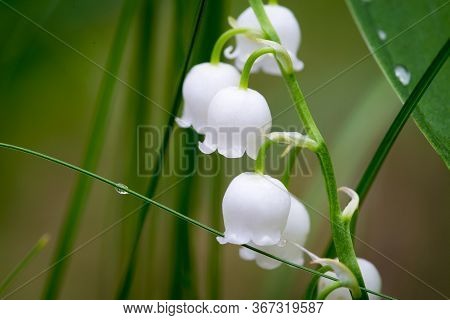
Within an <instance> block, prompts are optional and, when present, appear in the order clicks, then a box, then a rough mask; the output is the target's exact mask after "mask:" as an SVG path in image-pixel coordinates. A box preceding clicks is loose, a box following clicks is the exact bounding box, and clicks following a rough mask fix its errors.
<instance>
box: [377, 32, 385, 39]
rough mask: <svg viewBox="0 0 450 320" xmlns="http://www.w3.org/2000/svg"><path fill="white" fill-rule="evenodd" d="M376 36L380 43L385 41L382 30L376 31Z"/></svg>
mask: <svg viewBox="0 0 450 320" xmlns="http://www.w3.org/2000/svg"><path fill="white" fill-rule="evenodd" d="M377 34H378V38H379V39H380V40H381V41H384V40H386V38H387V35H386V32H384V31H383V30H378V31H377Z"/></svg>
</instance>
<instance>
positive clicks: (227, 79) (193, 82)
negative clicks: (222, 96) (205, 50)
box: [176, 62, 240, 133]
mask: <svg viewBox="0 0 450 320" xmlns="http://www.w3.org/2000/svg"><path fill="white" fill-rule="evenodd" d="M239 79H240V73H239V71H237V70H236V68H234V67H233V66H231V65H229V64H225V63H220V62H219V63H209V62H205V63H201V64H198V65H196V66H194V67H193V68H192V69H191V70H190V71H189V73H188V74H187V76H186V78H185V80H184V83H183V98H184V109H183V115H182V116H181V118H176V122H177V124H178V125H179V126H180V127H182V128H187V127H190V126H192V127H193V128H194V129H195V130H196V131H197V132H198V133H202V132H203V129H204V128H205V126H206V125H207V117H208V107H209V104H210V102H211V100H212V98H213V97H214V96H215V95H216V93H217V92H219V91H220V90H221V89H223V88H227V87H231V86H237V85H238V84H239Z"/></svg>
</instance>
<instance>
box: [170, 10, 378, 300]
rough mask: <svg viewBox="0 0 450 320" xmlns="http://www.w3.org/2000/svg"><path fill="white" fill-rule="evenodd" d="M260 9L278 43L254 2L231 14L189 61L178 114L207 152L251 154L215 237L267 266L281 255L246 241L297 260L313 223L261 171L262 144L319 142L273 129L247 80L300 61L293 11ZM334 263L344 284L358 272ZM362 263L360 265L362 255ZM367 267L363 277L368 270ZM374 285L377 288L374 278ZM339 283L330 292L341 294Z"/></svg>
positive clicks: (349, 210)
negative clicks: (197, 59)
mask: <svg viewBox="0 0 450 320" xmlns="http://www.w3.org/2000/svg"><path fill="white" fill-rule="evenodd" d="M264 10H265V12H266V15H267V18H268V19H269V20H270V22H271V24H272V25H273V27H274V29H275V31H276V33H277V34H278V36H279V40H280V43H276V42H272V41H269V40H268V39H265V34H264V32H263V30H262V29H261V27H260V24H259V22H258V19H257V16H256V14H255V12H254V11H253V9H252V8H248V9H246V10H245V11H244V12H243V13H242V14H241V15H240V16H239V17H238V19H237V20H233V19H230V24H231V26H232V29H230V30H228V31H227V32H225V33H224V34H223V35H222V36H221V37H220V38H219V39H218V41H217V43H216V45H215V47H214V49H213V52H212V55H211V60H210V62H206V63H202V64H199V65H196V66H194V67H193V68H192V69H191V70H190V71H189V73H188V75H187V76H186V79H185V81H184V83H183V98H184V110H183V114H182V116H181V118H177V119H176V121H177V123H178V125H179V126H180V127H183V128H185V127H190V126H192V127H193V128H194V130H196V131H197V132H198V133H199V134H201V135H203V136H204V139H203V141H202V142H199V149H200V151H201V152H203V153H205V154H211V153H213V152H215V151H218V153H219V154H221V155H223V156H225V157H227V158H240V157H242V156H244V154H245V153H246V154H247V155H248V156H249V157H250V158H252V159H254V160H256V165H255V167H256V168H255V172H245V173H241V174H240V175H238V176H236V177H235V178H234V179H233V180H232V181H231V183H230V184H229V186H228V188H227V190H226V192H225V195H224V197H223V202H222V211H223V219H224V225H225V232H224V235H223V237H218V238H217V240H218V241H219V243H221V244H227V243H230V244H236V245H246V247H241V248H240V252H239V254H240V256H241V258H242V259H244V260H254V261H255V262H256V264H257V265H258V266H259V267H261V268H263V269H269V270H270V269H275V268H277V267H279V266H280V265H281V262H279V261H278V260H276V259H273V258H270V257H268V256H267V255H263V254H261V253H257V252H255V251H253V250H250V249H249V246H250V247H252V248H256V249H258V250H260V251H262V252H264V253H266V254H268V255H270V256H273V257H277V258H278V259H283V260H285V261H289V262H291V263H293V264H297V265H302V264H303V263H304V256H303V253H304V252H307V253H308V252H309V251H307V250H306V249H304V247H303V246H304V245H305V242H306V240H307V236H308V234H309V231H310V218H309V215H308V212H307V210H306V208H305V206H304V205H303V204H302V203H301V202H300V201H299V200H298V199H296V198H295V196H294V195H292V194H291V193H290V192H289V191H288V189H287V187H286V185H287V183H286V185H285V184H283V183H282V182H281V181H279V180H278V179H275V178H273V177H270V176H268V175H265V174H264V159H265V153H266V149H267V148H268V147H270V145H271V144H273V143H280V144H285V145H287V148H286V151H285V152H284V153H283V155H284V154H286V153H288V152H290V151H291V150H292V149H298V148H307V149H309V150H311V151H313V152H316V151H317V148H318V147H319V144H318V142H317V141H315V140H314V139H313V137H309V136H307V135H302V134H300V133H298V132H270V131H271V127H272V116H271V112H270V108H269V105H268V103H267V101H266V99H265V98H264V96H263V95H262V94H260V93H259V92H257V91H255V90H252V89H249V88H248V79H249V76H250V74H251V73H254V72H258V71H260V72H264V73H266V74H270V75H286V74H288V75H289V74H292V73H293V72H294V71H300V70H302V69H303V62H302V61H300V60H299V59H298V58H297V56H296V54H297V51H298V50H299V48H300V40H301V32H300V26H299V23H298V21H297V19H296V18H295V16H294V14H293V13H292V12H291V11H290V10H289V9H288V8H285V7H283V6H280V5H278V4H269V5H265V6H264ZM232 38H235V41H236V46H235V48H233V47H231V46H230V47H228V48H226V49H224V48H223V46H224V44H225V43H226V42H227V41H228V40H230V39H232ZM222 51H223V52H224V55H225V57H226V58H228V59H230V60H234V66H232V65H230V64H227V63H223V62H220V57H221V54H222ZM341 190H342V191H343V192H345V193H347V194H348V195H349V196H350V197H351V198H352V201H350V203H349V205H348V206H347V207H346V208H345V209H344V211H343V212H342V214H343V217H345V218H346V219H351V216H352V214H353V212H354V211H355V210H356V208H357V206H358V198H357V194H356V193H355V192H353V191H352V190H351V189H349V188H342V189H341ZM319 260H321V259H319V258H317V259H314V261H319ZM322 260H323V261H325V260H327V259H322ZM328 260H329V259H328ZM333 261H334V260H333ZM364 261H365V260H364ZM333 263H334V262H332V264H333ZM360 263H361V262H360ZM334 264H337V265H338V267H339V268H337V269H336V270H345V272H343V273H344V274H347V278H346V279H351V281H347V280H345V281H342V286H343V287H347V288H351V286H353V287H355V286H354V284H355V277H354V276H353V274H351V272H350V274H349V272H348V271H347V270H348V268H347V267H345V266H344V265H343V264H340V263H339V262H336V263H334ZM361 268H363V269H364V268H365V265H364V263H363V264H362V265H361ZM333 270H335V269H333ZM336 270H335V271H336ZM372 271H373V270H372ZM372 271H370V272H371V273H370V275H368V277H372V276H373V274H374V272H372ZM375 271H376V269H375ZM367 272H369V271H367ZM337 273H338V274H340V273H339V272H337ZM341 273H342V272H341ZM349 283H350V284H351V286H350V284H349ZM371 285H372V284H371ZM327 286H329V284H328V283H327V282H324V281H322V282H321V283H320V284H319V287H320V288H322V289H325V288H326V287H327ZM372 287H373V288H374V289H375V290H377V289H379V288H378V287H377V286H376V285H375V284H373V286H372ZM358 288H359V287H358ZM338 290H344V289H342V288H339V289H338ZM338 290H336V293H335V295H334V296H333V297H335V298H340V297H344V296H345V295H343V294H342V293H341V291H338ZM344 291H345V292H346V293H348V290H344ZM330 297H332V296H331V295H330Z"/></svg>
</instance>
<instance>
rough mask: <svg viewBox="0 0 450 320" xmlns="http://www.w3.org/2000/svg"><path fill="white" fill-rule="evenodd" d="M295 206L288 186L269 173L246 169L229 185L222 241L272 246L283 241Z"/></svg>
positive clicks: (224, 202)
mask: <svg viewBox="0 0 450 320" xmlns="http://www.w3.org/2000/svg"><path fill="white" fill-rule="evenodd" d="M290 208H291V199H290V196H289V192H288V191H287V189H286V187H285V186H284V185H283V184H282V183H281V182H280V181H279V180H277V179H274V178H272V177H270V176H267V175H261V174H257V173H252V172H244V173H241V174H240V175H238V176H237V177H235V178H234V179H233V180H232V181H231V183H230V185H229V186H228V188H227V190H226V192H225V195H224V197H223V202H222V211H223V219H224V224H225V234H224V237H223V238H222V237H218V238H217V240H218V241H219V242H220V243H221V244H225V243H232V244H238V245H242V244H249V243H250V242H252V243H254V244H256V245H258V246H271V245H275V244H277V243H279V242H280V240H281V234H282V232H283V230H284V229H285V227H286V223H287V220H288V216H289V210H290Z"/></svg>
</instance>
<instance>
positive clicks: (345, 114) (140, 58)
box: [0, 0, 450, 299]
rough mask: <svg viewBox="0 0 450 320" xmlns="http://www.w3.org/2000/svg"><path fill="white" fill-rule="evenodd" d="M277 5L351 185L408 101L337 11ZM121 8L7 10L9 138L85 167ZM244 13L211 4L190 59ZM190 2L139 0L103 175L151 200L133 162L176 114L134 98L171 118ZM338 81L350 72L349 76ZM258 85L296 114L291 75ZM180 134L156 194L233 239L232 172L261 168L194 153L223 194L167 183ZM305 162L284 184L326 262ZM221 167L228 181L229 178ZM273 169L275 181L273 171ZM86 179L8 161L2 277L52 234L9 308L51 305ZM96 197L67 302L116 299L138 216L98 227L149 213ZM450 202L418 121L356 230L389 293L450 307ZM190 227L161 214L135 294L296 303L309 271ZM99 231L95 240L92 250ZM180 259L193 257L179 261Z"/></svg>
mask: <svg viewBox="0 0 450 320" xmlns="http://www.w3.org/2000/svg"><path fill="white" fill-rule="evenodd" d="M149 1H150V2H149ZM5 2H6V3H7V4H8V6H7V5H5ZM280 2H281V4H282V5H285V6H287V7H290V8H291V9H292V10H293V11H294V13H295V15H296V16H297V18H298V19H299V21H300V24H301V29H302V45H301V48H300V51H299V54H298V56H299V57H300V59H301V60H303V61H304V63H305V69H304V71H302V72H300V73H299V74H298V79H299V80H300V84H301V86H302V89H303V91H304V92H305V94H306V95H307V99H308V102H309V105H310V107H311V109H312V110H311V111H312V113H313V115H314V117H315V118H316V121H317V123H318V125H319V128H320V129H321V130H322V133H323V134H324V136H325V139H326V140H327V141H328V143H329V145H330V149H331V152H332V157H333V160H334V162H335V169H336V174H337V180H338V185H346V186H350V187H355V185H356V183H357V182H358V180H359V178H360V176H361V175H362V172H363V170H364V168H365V166H366V165H367V164H368V162H369V160H370V157H371V155H372V154H373V152H374V150H375V148H376V146H377V144H378V143H379V142H380V140H381V138H382V136H383V134H384V132H385V131H386V130H387V128H388V126H389V124H390V122H391V121H392V119H393V117H394V116H395V114H396V113H397V112H398V110H399V109H400V107H401V104H400V101H399V99H398V98H397V97H396V95H395V93H394V92H393V90H392V89H391V88H390V86H389V84H388V83H387V81H386V80H385V78H384V76H383V74H382V73H381V71H380V69H379V68H378V66H377V65H376V63H375V61H374V60H373V58H371V57H369V56H368V54H369V52H368V50H367V48H366V46H365V44H364V42H363V40H362V38H361V36H360V34H359V32H358V30H357V29H356V26H355V24H354V22H353V20H352V17H351V16H350V14H349V11H348V9H347V7H346V6H345V3H344V2H343V1H330V0H316V1H295V0H284V1H283V0H281V1H280ZM122 3H123V2H122V1H118V0H109V1H106V0H97V1H88V0H41V1H25V0H23V1H12V0H9V1H3V0H1V1H0V43H1V51H0V141H1V142H5V143H11V144H17V145H20V146H24V147H28V148H31V149H34V150H37V151H40V152H43V153H46V154H50V155H53V156H55V157H57V158H60V159H63V160H65V161H68V162H70V163H74V164H80V163H81V159H82V157H83V154H84V150H85V146H86V145H87V140H88V138H89V132H90V127H91V123H92V120H93V109H94V107H95V103H96V100H97V96H98V90H99V87H100V82H101V79H102V77H103V75H104V72H103V70H102V69H101V68H100V67H99V66H104V65H105V63H106V59H107V56H108V53H109V49H110V47H111V43H112V40H113V37H114V34H115V30H116V26H117V22H118V19H119V14H120V11H121V8H122ZM247 6H248V5H247V2H246V1H244V0H233V1H231V0H230V1H228V0H220V1H219V0H209V1H208V4H207V7H206V11H205V15H204V17H203V20H202V24H201V26H200V33H199V35H198V37H199V39H198V40H199V41H196V47H195V52H194V57H193V62H194V63H198V62H202V61H207V59H208V56H209V54H210V50H211V48H212V45H213V44H214V41H215V39H217V37H218V36H219V35H220V33H221V32H223V31H224V30H226V28H227V26H226V18H227V16H229V15H231V16H233V17H237V16H238V15H239V13H240V12H242V11H243V10H244V9H245V8H246V7H247ZM11 7H12V8H14V9H15V10H16V11H14V10H12V9H11ZM196 7H197V1H196V0H188V1H187V0H185V1H183V0H180V1H177V0H167V1H151V0H147V1H146V0H142V1H138V8H137V10H136V11H135V14H134V16H133V24H132V27H131V29H130V32H129V35H128V37H127V42H126V50H125V54H124V59H123V60H122V62H121V67H120V72H119V73H118V74H117V77H118V78H120V79H121V81H118V82H117V84H116V86H115V91H114V95H113V100H112V101H113V103H112V105H111V108H110V110H111V114H110V116H109V118H108V131H107V133H106V139H105V141H104V143H103V144H102V156H101V160H100V163H99V165H98V169H97V170H96V172H97V173H99V174H100V175H104V176H106V177H109V178H111V179H112V180H114V181H118V182H122V183H125V184H126V185H128V186H129V187H130V188H132V189H135V190H137V191H139V192H142V193H144V192H145V189H146V185H147V183H148V180H149V177H147V176H142V175H139V174H138V170H137V168H138V167H139V164H138V162H137V161H138V160H142V159H141V157H142V154H141V155H139V156H137V155H136V152H137V149H136V148H137V145H138V144H137V141H136V131H137V127H138V126H139V125H153V126H157V127H163V126H164V125H165V123H166V121H167V113H166V112H164V111H162V110H161V109H159V108H157V107H155V104H153V103H151V102H149V101H147V100H145V99H142V97H141V96H139V95H138V94H137V93H136V92H135V91H134V90H132V89H130V87H132V88H137V90H138V91H140V92H142V93H143V94H144V95H146V96H148V97H149V98H150V99H151V100H153V101H154V102H156V103H157V104H158V105H160V106H161V107H162V108H163V109H165V110H169V109H170V105H171V103H172V100H173V95H174V93H175V89H176V84H177V81H178V78H179V75H180V72H181V68H182V63H183V59H184V56H185V54H186V51H187V47H188V43H189V38H190V33H191V30H192V27H193V25H194V18H195V11H196ZM37 25H39V26H41V27H42V28H39V27H38V26H37ZM44 30H46V31H44ZM57 38H58V39H60V41H59V40H57ZM145 39H146V40H145ZM146 42H149V43H148V46H147V47H146V45H145V43H146ZM364 57H366V58H365V59H364V60H361V59H362V58H364ZM356 62H359V63H357V64H355V63H356ZM351 66H353V67H351ZM349 67H351V68H350V69H348V70H347V68H349ZM343 70H347V71H346V72H345V73H341V72H342V71H343ZM145 74H146V75H147V76H143V75H145ZM125 83H126V84H125ZM324 84H325V85H324ZM250 86H251V87H252V88H254V89H256V90H258V91H260V92H261V93H263V94H264V96H265V97H266V98H267V100H268V102H269V105H270V107H271V111H272V115H277V114H278V113H280V112H281V111H283V110H285V109H286V108H287V107H288V106H290V105H291V102H290V98H289V96H288V94H287V91H286V88H285V87H284V84H283V81H282V79H281V78H277V77H271V76H268V75H262V74H258V75H254V76H252V77H251V80H250ZM273 123H274V126H277V127H283V128H291V129H292V128H297V129H298V130H301V126H300V125H299V124H298V121H297V118H296V114H295V110H294V109H293V108H290V109H289V111H287V112H284V113H283V114H282V115H280V116H279V117H275V118H274V121H273ZM180 131H182V130H180V129H178V128H176V130H175V132H174V135H173V139H172V140H171V145H170V146H169V149H168V158H167V159H166V162H165V164H166V166H165V168H166V169H168V170H167V172H166V173H168V174H165V175H164V176H163V177H162V179H161V183H160V185H159V188H158V191H157V195H158V196H157V197H156V199H157V200H158V201H160V202H162V203H164V204H165V205H167V206H169V207H171V208H174V209H177V210H178V209H180V207H181V206H183V204H182V203H180V199H183V197H182V196H183V195H186V192H187V190H188V191H190V193H189V198H190V201H189V209H188V211H189V214H190V215H191V216H192V217H195V218H196V219H199V220H200V221H202V222H205V223H207V224H212V225H214V226H215V227H216V228H217V229H219V230H223V226H222V225H221V223H220V224H219V225H218V224H217V221H221V220H220V212H219V210H218V208H217V203H219V205H220V201H221V198H222V195H223V192H224V189H225V187H226V185H227V183H228V182H229V180H230V179H231V178H232V176H233V175H236V174H238V173H239V172H241V171H242V170H243V168H246V167H247V165H246V164H248V163H250V167H251V162H249V161H248V160H247V159H242V160H228V159H227V160H225V159H222V158H218V157H217V156H215V155H213V156H205V155H199V154H198V152H197V153H196V154H197V156H198V163H197V165H199V166H202V165H205V163H208V162H212V163H213V165H218V166H219V168H220V170H221V171H220V172H219V175H218V176H219V177H221V178H219V179H220V183H221V186H219V187H217V184H218V181H217V180H218V178H217V177H214V176H203V175H202V176H201V175H194V177H193V178H192V180H191V179H188V180H189V181H190V183H186V180H182V179H183V178H184V177H183V176H180V175H176V174H171V173H174V171H172V168H173V167H176V164H177V161H179V160H177V159H179V158H180V151H179V146H180V144H181V143H182V139H183V136H182V135H181V132H180ZM300 163H301V164H302V169H304V170H303V172H298V173H297V174H296V176H295V177H293V179H292V181H291V188H290V189H291V191H292V192H293V193H294V194H296V195H297V196H299V197H300V199H302V201H303V202H304V203H305V205H306V206H307V207H308V210H309V213H310V216H311V220H312V230H311V235H310V238H309V240H308V242H307V248H309V249H310V250H311V251H313V252H315V253H318V254H321V253H322V252H323V251H324V249H325V248H326V246H327V243H328V240H329V237H330V232H329V225H328V222H327V220H326V218H325V217H326V216H327V204H326V195H325V192H324V186H323V184H322V180H321V175H320V170H319V167H318V163H317V161H316V160H315V158H314V157H313V156H312V155H311V154H308V153H307V152H305V154H304V155H302V160H301V161H300ZM225 165H227V168H228V169H227V170H226V172H227V176H226V177H223V176H224V174H223V173H224V171H225V169H224V167H225ZM273 170H274V171H273V174H274V175H278V176H279V170H278V171H277V170H275V169H273ZM269 171H270V170H269ZM311 173H312V174H311ZM76 177H77V175H76V173H74V172H71V171H69V170H67V169H65V168H62V167H59V166H56V165H53V164H51V163H49V162H45V161H42V160H37V159H34V158H31V157H30V156H26V155H23V154H19V153H15V152H12V151H7V150H0V179H1V186H0V188H1V192H0V279H2V278H3V277H4V276H5V275H6V274H7V273H8V272H9V271H10V270H11V269H12V268H13V266H14V265H15V264H16V263H17V262H18V261H20V260H21V258H22V257H23V256H24V255H25V253H26V252H27V251H28V250H29V248H31V246H32V245H33V244H34V243H35V242H36V241H37V239H38V238H39V237H40V236H41V235H42V234H44V233H48V234H50V236H51V237H52V241H51V242H50V244H49V245H48V247H47V248H46V249H45V250H44V251H43V253H42V254H40V255H39V256H38V257H37V258H36V259H34V260H33V261H32V263H31V264H30V266H29V267H27V268H26V270H25V271H24V272H23V273H21V274H20V276H19V277H18V278H17V279H16V280H15V281H14V283H13V285H12V286H11V287H10V289H9V290H10V291H12V290H14V289H15V288H17V287H19V286H21V285H22V284H24V283H26V282H27V281H29V280H30V279H32V278H33V277H35V276H36V275H39V274H40V276H39V277H37V278H36V279H34V280H33V281H32V282H30V283H28V284H27V285H26V286H24V287H22V288H20V290H17V291H16V292H15V293H14V294H13V295H11V296H10V297H9V298H12V299H36V298H40V297H41V292H42V289H43V285H44V282H45V278H46V276H47V274H46V273H42V274H41V272H42V271H43V270H45V269H46V268H47V267H48V266H49V264H50V262H51V258H52V254H53V251H54V249H55V242H56V240H57V236H58V232H59V230H60V226H61V223H62V220H63V217H64V214H65V212H66V209H67V205H68V200H69V199H70V195H71V191H72V190H73V187H74V183H75V181H76ZM93 186H94V187H93V189H92V192H91V194H90V196H89V201H88V205H87V207H86V210H85V212H84V213H83V219H82V221H81V225H80V229H79V232H78V235H77V238H76V244H75V248H77V247H79V246H82V248H81V249H80V250H78V251H77V252H76V253H75V254H74V255H73V256H71V258H70V262H69V268H68V269H67V273H66V277H65V279H64V285H63V289H62V291H61V294H60V298H64V299H111V298H114V297H115V295H116V291H117V289H118V286H119V282H120V280H121V278H122V275H123V272H124V270H125V267H126V259H127V256H128V254H129V247H130V239H131V238H132V236H133V230H134V227H135V224H136V220H137V217H136V214H135V215H131V216H130V217H129V218H127V219H125V220H124V221H123V222H122V223H120V224H117V225H116V226H115V227H114V228H111V229H110V230H109V231H108V232H105V233H102V232H103V231H104V230H105V229H106V228H108V227H109V226H110V225H112V224H114V223H115V222H116V221H118V220H119V219H121V218H123V217H124V216H126V215H127V214H129V213H130V212H133V211H135V210H136V209H138V208H139V207H140V206H141V205H142V203H141V202H140V201H138V200H136V199H134V198H132V197H131V196H126V195H119V194H117V193H116V192H115V191H114V190H113V189H112V188H110V187H108V186H105V185H103V184H100V183H98V182H93ZM449 194H450V183H449V175H448V170H447V168H446V167H445V165H444V164H443V162H442V161H441V160H440V159H439V158H438V156H437V155H436V154H435V153H434V151H433V149H432V148H431V147H430V146H429V144H428V143H427V141H426V140H425V138H424V137H423V136H422V134H421V133H420V132H419V130H418V129H417V128H416V126H415V124H414V123H413V122H412V121H409V122H408V124H407V125H406V127H405V128H404V130H403V131H402V133H401V135H400V137H399V139H398V141H397V142H396V143H395V145H394V148H393V149H392V152H391V153H390V155H389V156H388V158H387V160H386V162H385V164H384V166H383V168H382V170H381V172H380V174H379V176H378V178H377V180H376V182H375V184H374V185H373V188H372V190H371V191H370V194H369V196H368V198H367V201H366V203H365V204H364V207H363V210H362V214H361V219H360V222H359V227H358V238H359V240H358V241H357V245H356V249H357V255H358V256H360V257H364V258H366V259H368V260H370V261H372V262H373V263H374V264H375V265H376V266H377V268H378V269H379V271H380V273H381V275H382V278H383V293H386V294H389V295H392V296H394V297H397V298H402V299H432V298H433V299H442V298H445V296H447V297H448V296H450V281H449V276H448V275H447V274H446V273H443V271H445V270H448V269H449V267H450V255H449V250H448V246H449V244H450V234H449V232H448V230H449V226H450V216H449V215H448V213H449V212H450V202H449V197H448V195H449ZM184 227H185V225H184V223H182V225H181V226H180V223H177V221H176V219H175V218H173V217H171V216H169V215H167V214H166V213H165V212H163V211H161V210H159V209H156V208H152V210H151V213H150V215H149V219H147V223H146V225H145V231H144V236H143V238H142V239H141V243H140V248H139V259H138V263H137V273H136V275H135V280H134V283H133V287H132V291H131V295H130V297H131V298H136V299H147V298H148V299H167V298H173V297H175V296H176V295H175V293H174V292H175V291H177V292H178V293H179V294H180V295H179V297H182V298H202V299H208V298H211V297H218V298H224V299H288V298H295V299H298V298H301V297H302V295H303V293H304V291H305V288H306V285H307V284H308V282H309V279H310V275H309V274H307V273H305V272H303V271H300V270H294V269H292V268H289V267H286V266H282V267H280V268H279V269H277V270H275V271H265V270H261V269H258V268H257V267H256V265H255V264H254V263H251V262H245V261H242V260H240V259H239V256H238V247H236V246H231V245H228V246H219V245H218V244H217V243H216V240H215V237H214V236H212V235H210V234H208V233H206V232H205V231H203V230H199V229H197V228H195V227H193V226H187V227H186V228H187V229H184ZM180 228H181V229H180ZM180 230H188V237H187V238H182V239H181V240H180V238H179V237H178V238H177V234H178V235H179V234H180ZM99 233H102V234H101V236H99V237H97V238H95V239H94V240H92V241H91V239H92V238H93V237H95V236H97V235H98V234H99ZM176 239H177V240H176ZM186 242H187V244H186ZM186 248H188V249H189V252H186ZM180 250H181V251H180ZM211 252H219V258H220V273H219V275H218V278H217V279H216V280H215V281H217V282H216V283H217V284H218V288H219V292H218V295H215V294H214V293H212V291H211V290H214V289H211V281H213V279H214V277H211V274H210V271H209V267H208V266H209V263H210V255H211ZM180 256H181V259H180ZM186 256H188V257H190V261H187V260H186V259H183V257H186ZM180 274H182V276H181V280H180ZM186 279H188V280H189V281H186Z"/></svg>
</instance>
